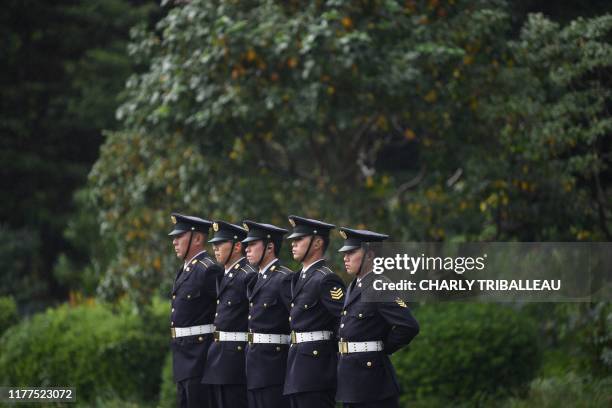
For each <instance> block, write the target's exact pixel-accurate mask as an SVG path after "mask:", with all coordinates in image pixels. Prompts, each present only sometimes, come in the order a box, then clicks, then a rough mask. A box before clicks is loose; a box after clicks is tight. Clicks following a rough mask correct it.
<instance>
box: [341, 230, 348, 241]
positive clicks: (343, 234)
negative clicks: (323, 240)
mask: <svg viewBox="0 0 612 408" xmlns="http://www.w3.org/2000/svg"><path fill="white" fill-rule="evenodd" d="M340 236H341V237H342V239H346V238H347V236H346V232H344V231H343V230H340Z"/></svg>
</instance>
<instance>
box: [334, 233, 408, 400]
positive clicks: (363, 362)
mask: <svg viewBox="0 0 612 408" xmlns="http://www.w3.org/2000/svg"><path fill="white" fill-rule="evenodd" d="M341 235H342V236H343V238H345V245H344V246H343V247H342V248H341V249H340V251H339V252H346V251H352V250H356V249H359V248H361V244H362V243H364V242H380V241H382V240H384V239H386V238H388V237H387V236H386V235H383V234H378V233H374V232H371V231H365V230H352V229H348V228H341ZM362 265H363V264H362ZM377 276H378V275H375V274H373V273H368V274H367V275H365V276H364V277H363V278H362V279H361V280H360V281H358V279H355V280H353V281H352V282H351V284H350V285H349V288H348V291H347V295H346V299H345V302H344V309H343V311H342V316H341V319H340V328H339V330H338V336H339V340H340V342H339V343H338V348H339V351H340V354H339V359H338V390H337V393H336V399H337V400H338V401H342V402H343V403H344V406H345V407H351V408H352V407H355V408H356V407H359V408H365V407H368V408H369V407H372V408H381V407H383V408H384V407H398V406H399V403H398V396H399V393H400V388H399V384H398V381H397V377H396V375H395V370H394V369H393V365H392V364H391V361H390V360H389V355H390V354H392V353H394V352H395V351H397V350H398V349H400V348H401V347H403V346H405V345H407V344H408V343H410V341H412V339H413V338H414V337H415V336H416V335H417V334H418V332H419V325H418V323H417V321H416V320H415V319H414V317H413V316H412V314H411V313H410V310H409V309H408V307H407V305H406V303H405V301H404V300H402V299H400V298H398V299H397V300H396V301H395V302H364V301H362V299H361V297H362V292H363V291H364V290H366V289H367V288H371V285H372V282H373V281H374V279H375V278H376V277H377ZM371 350H374V351H371Z"/></svg>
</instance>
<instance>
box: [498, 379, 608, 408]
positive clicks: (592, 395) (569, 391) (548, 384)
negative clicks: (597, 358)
mask: <svg viewBox="0 0 612 408" xmlns="http://www.w3.org/2000/svg"><path fill="white" fill-rule="evenodd" d="M611 389H612V377H605V378H600V379H595V378H592V377H590V376H579V375H576V374H575V373H573V372H569V373H567V374H565V375H563V376H560V377H552V378H536V379H535V380H533V381H532V383H531V386H530V390H529V395H528V397H527V398H526V399H524V400H521V399H517V398H511V399H509V400H508V401H506V403H505V404H504V405H503V406H504V408H527V407H538V408H556V407H563V406H568V404H569V405H571V406H572V407H576V408H578V407H584V408H587V407H589V408H598V407H601V408H604V407H609V406H610V390H611Z"/></svg>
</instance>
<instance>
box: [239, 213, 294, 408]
mask: <svg viewBox="0 0 612 408" xmlns="http://www.w3.org/2000/svg"><path fill="white" fill-rule="evenodd" d="M243 225H244V227H245V228H246V229H247V230H248V234H247V237H246V239H244V240H243V241H242V242H244V243H245V244H247V245H248V246H247V248H246V255H247V260H248V261H249V263H250V264H251V265H253V266H254V267H255V268H258V269H259V273H258V275H257V280H254V281H252V282H251V284H250V285H249V289H248V290H247V296H248V297H249V316H248V320H249V344H248V346H247V356H246V375H247V397H248V401H249V407H250V408H286V407H289V401H288V399H287V397H284V396H283V382H284V380H285V370H286V368H287V349H288V348H289V331H290V330H289V319H290V317H289V303H290V302H291V276H292V275H293V272H292V271H291V270H290V269H288V268H285V267H284V266H281V264H280V262H279V260H278V259H277V257H278V254H279V252H280V249H281V245H282V242H283V235H285V233H286V232H287V230H285V229H283V228H278V227H276V226H274V225H270V224H260V223H256V222H253V221H245V222H244V224H243Z"/></svg>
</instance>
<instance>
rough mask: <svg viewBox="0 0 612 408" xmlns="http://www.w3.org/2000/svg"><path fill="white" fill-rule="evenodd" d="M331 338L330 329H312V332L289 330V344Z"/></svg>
mask: <svg viewBox="0 0 612 408" xmlns="http://www.w3.org/2000/svg"><path fill="white" fill-rule="evenodd" d="M331 338H332V332H330V331H313V332H299V333H296V332H294V331H292V332H291V344H297V343H305V342H307V341H321V340H329V339H331Z"/></svg>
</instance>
